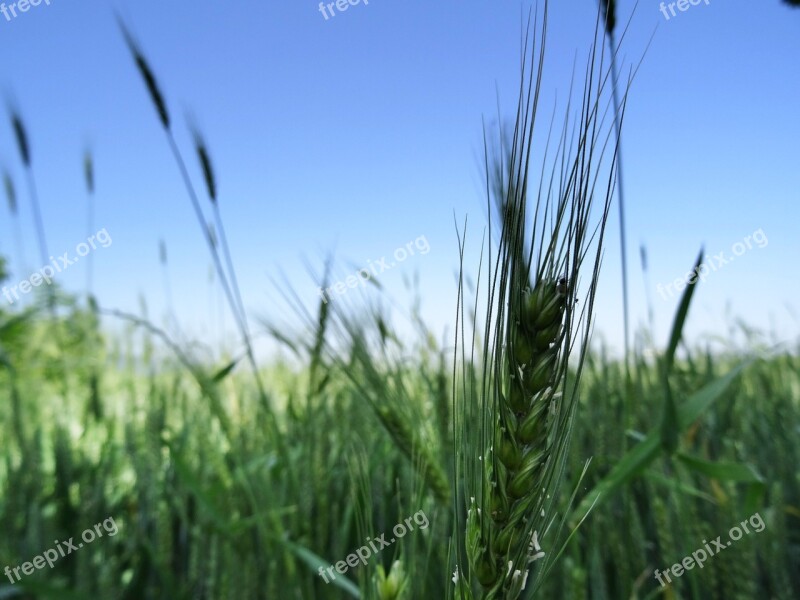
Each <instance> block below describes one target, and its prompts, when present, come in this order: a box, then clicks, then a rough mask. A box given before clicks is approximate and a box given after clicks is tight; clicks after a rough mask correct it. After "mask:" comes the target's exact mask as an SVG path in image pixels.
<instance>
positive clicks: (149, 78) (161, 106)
mask: <svg viewBox="0 0 800 600" xmlns="http://www.w3.org/2000/svg"><path fill="white" fill-rule="evenodd" d="M117 20H118V21H119V26H120V28H121V29H122V35H123V36H124V37H125V43H126V44H127V45H128V48H129V49H130V51H131V54H133V59H134V61H135V62H136V66H137V67H138V69H139V73H141V75H142V78H143V79H144V83H145V85H146V86H147V90H148V91H149V92H150V98H152V100H153V104H155V107H156V111H157V112H158V117H159V119H160V120H161V124H162V125H163V126H164V129H167V130H169V127H170V118H169V112H167V105H166V103H165V102H164V96H163V95H162V94H161V90H160V89H159V87H158V82H157V81H156V77H155V75H153V71H152V70H151V69H150V65H148V64H147V60H145V58H144V56H143V55H142V53H141V51H140V50H139V46H138V45H137V44H136V42H134V41H133V38H132V37H131V34H130V32H129V31H128V29H127V28H126V27H125V25H123V24H122V21H121V20H119V18H118V19H117Z"/></svg>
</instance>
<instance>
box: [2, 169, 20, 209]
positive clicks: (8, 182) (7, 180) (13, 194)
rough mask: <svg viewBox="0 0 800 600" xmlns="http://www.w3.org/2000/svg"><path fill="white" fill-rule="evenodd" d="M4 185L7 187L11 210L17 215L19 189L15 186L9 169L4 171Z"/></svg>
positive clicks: (7, 197)
mask: <svg viewBox="0 0 800 600" xmlns="http://www.w3.org/2000/svg"><path fill="white" fill-rule="evenodd" d="M3 187H5V189H6V199H7V200H8V210H9V212H10V213H11V214H12V215H14V216H16V214H17V190H16V188H15V187H14V180H13V179H11V175H10V174H9V172H8V171H3Z"/></svg>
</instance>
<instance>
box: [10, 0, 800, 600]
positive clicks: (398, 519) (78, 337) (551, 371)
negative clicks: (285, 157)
mask: <svg viewBox="0 0 800 600" xmlns="http://www.w3.org/2000/svg"><path fill="white" fill-rule="evenodd" d="M365 10H366V9H365ZM698 10H699V9H698ZM604 16H607V17H608V18H606V19H605V20H604V19H603V17H604ZM546 17H547V7H546V3H542V7H541V8H539V9H535V10H534V11H533V12H532V13H531V14H530V15H529V16H528V17H527V29H526V30H525V33H524V36H523V42H522V43H523V53H522V54H523V67H522V69H521V73H520V76H521V77H520V91H519V99H518V100H519V102H518V105H517V106H513V105H512V106H505V107H503V110H505V111H506V112H507V114H506V115H503V116H504V117H507V118H508V122H509V123H510V126H509V127H508V128H507V129H503V131H502V132H500V131H494V130H492V128H491V127H489V126H486V128H485V129H486V136H485V139H486V143H485V148H486V151H485V156H484V157H483V158H484V165H483V169H484V172H483V173H482V177H483V179H484V182H485V188H486V189H485V194H486V198H485V206H486V213H487V216H488V220H487V223H486V232H487V233H486V236H485V238H484V239H482V240H481V239H477V238H475V237H473V238H471V239H467V238H466V237H464V236H462V233H463V228H462V227H461V225H459V226H458V227H457V231H458V245H457V246H456V245H454V247H453V253H454V260H456V261H458V260H459V256H458V250H459V248H460V249H461V251H462V255H461V275H460V277H459V286H458V288H459V293H458V296H457V297H453V298H449V299H445V301H447V302H451V303H452V313H453V316H454V322H455V323H456V328H455V331H452V332H450V333H449V334H448V337H446V338H444V337H443V336H442V333H441V332H440V331H434V330H432V329H431V328H430V327H429V326H428V325H427V324H426V323H425V322H424V320H423V319H422V317H420V316H419V315H418V314H417V313H416V311H415V308H414V306H412V307H411V308H409V309H408V314H409V316H410V318H411V321H412V322H413V323H414V332H415V333H414V334H413V335H412V336H410V337H409V336H402V335H398V334H397V333H396V332H395V331H394V329H393V325H392V321H391V319H390V318H389V316H388V315H387V314H386V312H385V309H384V308H382V307H384V306H386V305H387V304H389V303H390V302H388V301H389V300H391V299H389V298H384V296H385V294H386V292H384V291H383V290H382V289H381V288H380V287H379V286H378V285H374V286H370V289H371V290H372V292H373V293H374V294H375V295H376V297H378V298H379V299H385V300H387V302H386V303H381V302H375V303H369V302H362V301H361V300H358V299H356V298H355V294H354V295H353V297H352V298H348V301H346V302H345V301H339V300H338V299H332V300H330V301H328V300H329V299H328V298H324V297H321V298H320V299H319V300H317V301H316V305H315V307H314V310H313V311H309V312H306V311H305V310H303V309H297V311H296V313H297V314H295V315H294V318H295V319H296V321H297V322H299V323H300V324H301V325H300V326H298V327H293V328H288V327H287V328H284V327H280V326H277V325H275V324H273V325H268V326H266V332H267V333H268V335H269V336H271V337H272V338H273V341H275V343H277V344H278V345H280V347H281V348H283V350H284V351H285V352H284V356H286V357H287V359H286V360H281V361H278V360H276V361H273V362H270V363H267V362H264V361H260V360H258V358H257V356H256V353H255V352H254V350H253V339H254V337H255V335H256V332H259V333H263V331H264V329H265V326H263V324H257V323H256V322H255V321H254V320H253V318H252V316H251V315H248V314H247V313H246V311H245V310H244V305H243V303H242V297H241V291H240V289H239V285H238V283H237V280H236V275H235V273H236V261H235V260H233V259H232V258H231V256H230V252H229V250H228V244H227V238H226V231H225V227H224V224H223V220H222V218H221V215H220V211H219V209H218V199H217V195H216V175H217V174H216V173H215V171H214V165H213V161H212V157H213V148H209V147H208V146H207V145H206V142H205V140H204V137H203V135H202V133H201V132H200V131H199V130H198V131H195V135H194V137H193V147H191V148H186V147H179V145H178V144H176V142H175V138H174V137H173V130H174V129H175V127H176V124H175V121H176V118H177V117H176V115H174V114H172V112H171V109H170V99H169V98H167V95H166V93H165V88H163V87H162V85H163V83H164V82H162V81H160V80H159V79H158V78H157V77H156V76H155V75H154V66H155V64H156V63H157V62H158V57H155V56H150V55H148V54H147V53H146V52H145V49H144V48H142V47H141V46H140V44H139V43H138V41H137V40H136V39H135V38H134V37H133V36H132V35H130V34H129V32H128V29H127V27H126V25H125V22H124V19H120V20H119V26H120V37H121V38H122V39H123V40H124V41H125V43H126V44H127V47H128V50H129V51H130V57H131V61H130V63H129V65H128V66H129V68H130V77H131V78H133V79H136V80H137V81H138V82H139V83H140V85H141V86H142V90H143V94H146V96H145V95H142V96H141V98H145V99H146V100H145V101H147V100H149V101H150V102H151V103H152V106H153V109H154V110H153V113H152V123H151V125H152V126H153V127H154V128H155V127H157V128H160V129H162V130H163V132H164V133H165V134H166V143H167V144H168V145H169V150H170V151H171V152H172V155H171V156H172V158H174V163H175V164H174V167H175V169H176V171H175V173H176V177H181V178H182V181H183V182H184V184H185V192H186V194H185V195H186V197H185V198H183V199H179V200H180V201H182V202H185V203H186V204H185V208H186V215H187V221H189V222H190V223H191V225H192V226H195V227H199V228H200V231H201V234H202V236H203V238H204V241H205V243H206V248H205V250H206V251H207V253H208V254H207V256H206V257H204V259H208V260H209V261H210V264H211V265H212V266H213V268H214V272H215V274H216V277H217V279H216V281H217V282H218V283H219V285H220V286H221V290H222V296H221V297H223V298H224V299H225V301H226V302H227V309H228V310H229V314H230V315H232V323H233V328H234V330H235V333H236V335H237V336H238V337H237V340H238V342H237V345H236V346H235V348H236V350H233V351H231V352H229V353H228V354H227V357H226V358H225V359H223V360H219V361H217V360H214V361H212V360H210V359H208V358H207V355H206V354H204V353H203V352H198V351H197V345H196V344H195V343H194V341H193V340H190V339H184V338H180V337H177V336H176V335H175V334H174V329H173V328H171V327H168V326H167V325H165V324H163V323H160V322H158V321H157V320H155V319H152V318H150V317H148V315H147V312H146V311H145V310H144V309H143V310H142V311H141V312H140V313H138V314H128V313H124V312H122V311H119V310H116V309H115V308H114V307H113V306H106V305H104V304H103V303H102V302H101V300H100V299H97V298H95V297H94V296H93V295H92V293H91V285H92V284H91V282H90V283H89V284H87V288H86V289H84V290H74V291H67V290H65V289H63V288H61V287H59V286H57V285H46V284H42V283H41V281H39V283H38V284H37V283H36V282H35V281H33V280H31V283H32V285H33V287H36V288H37V289H35V290H33V291H32V293H29V294H28V295H27V296H26V297H25V299H24V301H23V300H20V301H18V302H15V303H13V304H11V303H8V304H6V303H5V302H2V303H0V435H1V436H2V437H0V440H1V444H0V532H2V533H1V534H0V569H4V572H3V573H2V574H1V575H2V578H0V599H2V600H6V599H18V600H27V599H49V598H52V599H65V600H69V599H93V600H110V599H119V600H150V599H153V600H161V599H163V600H191V599H208V600H217V599H223V600H225V599H234V600H235V599H278V600H294V599H297V600H300V599H315V598H319V599H347V598H363V599H365V600H366V599H375V600H416V599H423V600H427V599H431V600H438V599H457V600H467V599H474V600H479V599H504V600H505V599H508V600H514V599H517V598H523V599H529V598H545V599H567V600H581V599H596V600H606V599H607V600H628V599H630V600H634V599H636V600H645V599H653V598H665V599H676V600H677V599H693V600H756V599H757V600H762V599H775V600H792V599H795V598H800V569H799V568H798V567H800V475H799V474H798V468H797V465H798V463H799V462H800V443H798V440H799V439H800V353H799V351H800V346H794V347H792V346H787V345H774V344H771V343H768V342H766V341H765V340H767V339H768V338H767V337H766V336H764V335H760V334H759V332H757V331H754V330H752V329H751V328H749V327H747V326H746V325H745V324H742V325H740V326H739V329H738V331H735V332H732V336H733V335H734V334H735V335H741V336H744V337H745V338H746V339H748V340H749V346H748V347H746V348H744V349H742V348H741V346H735V345H734V344H733V343H731V344H730V346H729V347H730V348H731V349H730V350H728V351H723V350H719V349H717V350H713V351H712V350H711V349H710V346H706V345H704V344H701V343H689V342H687V340H686V339H685V337H684V325H685V323H686V320H687V318H688V315H689V314H691V311H692V310H693V308H694V307H695V303H694V300H695V297H694V293H695V287H696V286H695V285H694V283H691V282H690V285H688V286H687V287H686V288H685V290H683V291H682V292H681V295H680V297H679V298H677V299H676V300H677V309H676V311H675V314H674V318H673V322H672V326H671V335H670V337H669V340H668V342H667V343H666V344H665V345H664V346H663V347H660V348H657V349H655V350H651V349H647V350H645V349H644V346H643V345H642V344H635V345H634V346H633V347H631V348H630V349H628V350H627V357H626V358H619V357H611V356H610V355H609V353H607V352H606V350H605V348H604V346H603V345H602V344H600V343H598V342H596V341H595V340H593V338H592V335H591V334H592V331H593V328H594V326H595V325H596V324H595V321H594V317H593V308H594V306H593V304H594V297H595V290H596V288H597V285H598V282H599V280H600V279H602V278H603V273H602V270H601V268H600V265H601V262H602V260H601V259H602V255H603V249H604V248H605V247H607V246H609V245H611V244H617V243H618V240H617V239H612V238H611V237H610V236H607V235H606V234H605V229H606V224H607V223H608V222H609V221H610V220H611V219H616V218H617V210H618V207H617V204H616V203H617V192H618V190H619V186H620V185H622V183H623V182H621V181H620V178H619V167H620V164H621V157H620V155H619V153H618V148H619V146H618V144H617V140H618V137H617V136H618V135H620V131H624V129H625V124H624V114H625V111H626V110H627V109H628V108H629V107H630V106H631V105H633V104H635V103H636V93H635V77H633V75H632V76H631V77H630V78H629V77H628V74H627V73H625V74H623V75H622V76H620V75H619V73H618V72H617V65H616V54H614V52H613V51H612V50H613V49H615V48H617V47H618V44H619V43H621V42H620V41H619V40H618V39H617V37H619V35H620V28H621V26H622V25H621V24H620V23H618V22H616V21H615V19H614V3H613V2H611V6H610V7H609V6H608V4H607V3H606V2H602V3H601V11H600V12H599V13H598V26H597V32H596V37H595V39H594V40H587V42H588V44H589V46H588V47H589V48H590V52H589V55H588V60H587V61H586V62H585V63H583V64H580V65H578V66H577V67H576V76H575V88H576V89H575V95H574V100H573V102H574V105H573V106H572V107H571V111H570V112H569V114H567V113H564V114H561V115H557V116H556V117H555V118H554V120H553V125H551V128H552V129H551V139H550V141H549V147H550V148H551V152H552V154H551V157H550V158H549V159H544V160H543V159H542V157H541V155H540V154H539V153H537V152H536V151H534V149H533V147H534V141H533V140H534V138H537V136H539V135H542V133H541V132H546V131H547V127H545V126H542V127H541V128H539V126H538V125H537V129H536V133H534V127H533V125H534V118H535V117H537V115H536V112H537V110H536V109H537V100H538V94H539V84H540V73H541V68H542V65H543V64H545V63H546V62H547V60H548V57H547V54H546V52H545V51H544V48H545V45H546V43H545V36H546V30H547V24H546ZM523 29H524V28H523ZM615 34H616V35H617V37H615ZM610 49H611V50H610ZM645 60H646V59H645ZM151 61H152V62H151ZM634 66H635V65H634ZM155 71H156V72H157V70H155ZM634 74H635V73H634ZM22 108H24V107H22ZM23 114H24V111H22V110H17V109H16V108H13V107H12V108H10V109H9V111H8V119H9V124H10V126H11V129H12V131H13V133H14V140H15V143H16V148H13V149H9V154H11V153H12V152H13V156H14V160H17V161H19V164H20V168H21V169H22V172H24V173H25V174H26V178H27V179H24V180H19V181H17V180H14V179H13V178H12V177H10V176H9V175H8V174H6V176H5V192H6V197H7V200H8V202H9V207H10V208H11V211H10V213H9V214H10V215H11V217H12V218H13V214H14V211H15V209H16V207H18V206H22V205H25V206H27V207H28V209H30V210H32V211H33V212H34V214H36V215H38V219H39V220H38V223H39V225H41V214H40V213H39V211H40V208H39V204H38V198H37V197H36V193H35V190H36V180H37V178H38V177H45V176H46V174H45V173H41V172H38V171H36V170H35V169H33V168H32V164H34V163H35V161H36V156H35V154H34V153H33V152H32V150H31V148H33V147H34V145H33V144H32V143H31V142H32V141H34V140H33V139H32V136H31V134H30V133H29V124H28V123H26V121H25V119H24V118H23V116H22V115H23ZM479 118H480V117H479V115H476V124H478V123H479V122H480V121H479ZM537 118H538V119H540V120H542V121H543V122H544V124H545V125H547V121H548V120H549V119H550V118H551V117H550V115H544V116H542V115H539V116H538V117H537ZM40 143H41V142H40ZM187 164H191V165H192V168H193V169H194V168H195V167H198V168H199V169H200V170H201V172H202V174H203V178H202V180H200V179H198V180H193V179H192V178H191V177H190V176H189V175H188V171H187V167H186V165H187ZM543 165H544V166H543ZM94 168H95V167H94V159H93V156H92V154H91V153H87V155H86V156H85V158H84V172H83V174H82V176H83V178H84V180H85V186H86V192H87V195H88V197H90V198H91V196H92V194H93V192H94V178H95V175H96V174H95V172H94ZM89 206H90V208H89V210H90V214H89V222H90V223H91V222H92V215H91V210H92V208H91V206H92V205H91V203H90V204H89ZM207 215H212V216H213V218H211V219H209V218H208V217H207ZM457 218H458V217H457ZM210 221H211V224H210V225H209V222H210ZM228 233H231V232H228ZM106 235H107V234H106ZM97 239H98V240H100V239H101V238H100V235H99V232H98V237H97ZM30 243H31V245H33V244H35V245H36V247H37V248H39V249H40V250H41V252H42V256H43V262H42V264H51V261H49V260H47V254H49V252H48V250H47V248H48V246H47V239H46V236H45V233H44V231H43V229H42V228H41V227H39V228H38V229H37V230H36V231H35V232H34V234H32V235H31V240H30ZM109 243H110V238H109ZM473 245H478V246H481V248H482V254H481V260H480V263H479V264H466V263H465V262H464V258H463V256H464V255H465V254H466V249H467V248H468V247H471V246H473ZM6 247H8V246H6ZM51 250H52V249H51ZM15 260H16V258H15V256H14V255H13V253H12V254H11V255H10V256H6V257H4V258H3V259H2V262H0V278H2V279H3V281H2V285H4V286H10V285H11V284H12V283H15V282H16V280H17V279H19V278H18V277H17V278H15V279H14V281H12V280H11V279H10V278H9V276H8V270H9V268H10V265H11V264H13V263H14V261H15ZM162 260H163V261H164V262H166V260H167V259H166V255H164V256H162ZM702 260H703V255H702V253H701V254H700V255H699V256H698V257H697V264H698V265H699V264H700V263H701V262H702ZM53 264H54V268H55V263H53ZM696 266H697V265H696ZM47 274H48V272H46V271H45V272H43V273H42V276H44V275H47ZM50 275H52V273H51V274H50ZM331 278H332V276H331V275H330V271H325V275H324V276H323V278H322V279H321V280H320V281H319V282H317V283H318V284H319V285H320V286H321V287H322V288H325V287H329V286H330V285H331V283H332V280H331ZM285 293H286V295H287V297H288V298H289V300H290V301H291V297H292V293H293V292H292V291H290V290H287V291H286V292H285ZM420 293H421V294H423V295H424V290H423V291H422V292H420ZM289 304H291V302H289ZM104 323H105V324H107V323H114V324H115V327H113V328H110V327H108V326H106V325H104ZM626 335H627V331H626ZM715 347H716V348H720V345H716V346H715Z"/></svg>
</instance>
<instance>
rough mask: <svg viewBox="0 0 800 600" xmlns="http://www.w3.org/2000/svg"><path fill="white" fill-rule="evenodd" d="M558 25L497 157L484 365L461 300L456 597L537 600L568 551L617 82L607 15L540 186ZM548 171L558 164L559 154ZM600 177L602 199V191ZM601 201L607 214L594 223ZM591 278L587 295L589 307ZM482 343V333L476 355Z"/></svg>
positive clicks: (540, 45) (526, 71) (527, 77)
mask: <svg viewBox="0 0 800 600" xmlns="http://www.w3.org/2000/svg"><path fill="white" fill-rule="evenodd" d="M545 4H546V3H545ZM546 21H547V6H546V5H545V8H544V11H543V18H542V22H541V25H540V29H539V28H538V27H537V25H534V26H533V31H534V38H535V37H536V32H537V31H540V32H541V37H540V39H539V41H537V39H534V40H533V42H532V44H530V45H529V43H528V42H527V40H526V42H525V47H526V49H527V48H528V47H530V48H531V51H530V55H529V63H528V64H527V65H524V66H523V73H522V85H521V92H520V101H519V106H518V110H517V118H516V124H515V127H514V129H513V135H512V136H511V139H510V140H504V139H503V138H502V136H501V140H500V156H499V157H497V158H490V157H489V153H488V151H487V153H486V180H487V189H488V190H489V194H488V196H489V197H488V199H487V200H488V202H489V203H490V205H491V204H492V203H493V204H494V206H495V209H496V211H497V213H498V215H499V220H500V226H501V227H500V237H499V240H498V242H497V243H496V245H497V251H496V255H494V256H493V255H492V250H493V248H494V242H493V241H492V240H491V238H490V240H489V258H488V263H489V275H488V285H487V297H486V303H485V309H486V310H485V313H486V319H485V324H484V332H483V334H482V338H483V340H484V341H483V342H482V344H480V345H479V349H480V357H479V359H476V361H475V362H477V365H475V367H474V368H471V367H470V365H469V364H467V363H472V362H473V361H472V359H468V358H467V355H468V353H467V348H468V347H469V344H468V343H465V341H464V340H465V339H466V335H465V334H464V331H463V329H464V326H463V324H464V323H465V319H464V315H463V312H464V308H463V292H462V293H461V294H460V295H459V296H460V297H459V311H460V313H462V314H460V315H459V317H460V320H461V323H462V327H461V345H460V348H459V349H460V350H461V354H462V356H461V359H462V365H463V372H461V373H460V374H458V375H459V376H457V378H456V382H455V385H454V389H455V394H456V395H455V397H454V399H455V402H454V414H455V431H456V450H457V455H458V459H457V462H456V485H457V487H458V488H460V489H461V490H462V494H461V496H460V498H459V502H460V505H457V506H456V513H457V514H456V518H457V519H459V522H460V523H461V524H463V530H461V531H459V532H458V535H457V539H456V556H457V561H456V562H457V564H458V566H457V567H456V572H455V574H454V580H455V586H456V587H455V590H456V591H455V597H456V598H473V597H479V598H484V599H500V598H502V599H510V600H513V599H516V598H521V597H531V596H532V594H533V592H534V591H535V589H536V588H537V587H538V585H539V583H540V581H541V578H542V576H543V575H544V574H545V573H546V571H547V570H548V566H549V565H550V562H551V560H552V559H553V558H554V556H555V555H556V554H557V549H555V548H553V544H554V541H555V540H556V538H557V532H555V531H551V526H552V525H554V524H555V525H556V526H557V527H558V526H559V525H560V524H559V523H556V522H555V519H554V514H555V512H556V510H555V508H554V507H555V503H556V502H557V500H558V484H559V481H560V480H561V479H562V474H563V470H564V461H565V458H566V453H567V449H568V444H569V438H570V433H571V430H572V424H573V417H574V414H575V407H576V398H577V394H576V392H577V388H576V386H577V381H578V379H579V375H580V370H581V366H582V362H583V357H584V352H585V348H586V342H587V340H588V333H589V326H590V322H591V314H592V306H593V301H594V292H595V289H596V285H597V277H598V272H599V264H600V253H601V249H602V239H603V234H604V230H605V223H606V219H607V217H608V212H609V207H610V202H611V192H612V190H613V181H614V175H615V152H614V148H613V146H609V139H610V138H609V136H610V134H611V130H610V129H609V128H607V127H604V126H603V123H604V121H603V119H602V114H601V113H602V111H601V109H600V104H601V101H603V102H604V103H605V101H604V100H603V85H602V84H603V81H605V78H604V77H603V76H602V75H601V74H602V73H603V68H602V57H601V56H598V54H597V53H598V52H600V51H601V48H602V43H601V42H602V29H601V28H602V23H601V21H600V19H599V18H598V27H597V30H596V34H595V45H594V49H593V51H592V53H591V55H590V59H589V64H588V65H587V71H586V73H587V74H586V84H585V90H584V92H583V96H582V100H581V103H580V106H579V108H578V113H579V117H578V120H577V123H572V124H571V123H570V119H569V118H567V119H565V122H564V129H563V133H562V135H561V137H560V138H559V142H558V149H557V152H556V159H555V163H554V164H556V165H557V167H555V166H554V167H553V168H552V172H551V174H550V176H549V179H547V178H546V176H545V169H544V168H543V169H542V171H541V173H542V180H541V181H539V182H538V183H537V187H536V188H534V185H533V183H532V182H531V181H530V180H529V176H528V170H529V169H528V166H529V164H530V162H531V160H533V158H534V157H533V154H534V149H533V148H534V146H533V142H534V136H533V132H534V121H535V113H536V107H537V105H538V102H539V91H540V86H541V77H542V67H543V64H544V42H545V39H544V38H545V32H546ZM598 32H599V34H598ZM598 38H599V40H600V41H598ZM526 55H527V53H526ZM597 63H600V65H599V67H600V68H598V64H597ZM542 161H543V162H544V163H545V165H547V164H549V163H548V162H547V159H546V156H545V157H544V158H543V159H542ZM601 178H602V179H601ZM546 179H547V180H546ZM598 181H602V182H603V189H602V192H600V191H597V192H596V191H595V187H596V183H597V182H598ZM598 187H599V186H598ZM598 196H600V200H601V201H602V204H601V205H600V206H599V207H598V208H599V211H597V212H599V215H595V214H594V212H593V210H592V208H593V204H594V202H595V201H596V200H597V197H598ZM529 208H530V210H531V214H530V215H529V214H527V212H528V209H529ZM490 209H491V206H490ZM529 231H530V235H529V233H528V232H529ZM462 251H463V240H462ZM587 263H588V264H587ZM462 271H463V268H462ZM584 274H586V275H588V285H587V287H586V290H587V291H586V292H585V293H584V294H582V298H581V301H580V303H578V290H579V282H580V281H579V277H580V276H582V275H584ZM478 300H480V298H478ZM476 328H477V325H476ZM474 339H475V338H474V333H473V342H472V346H473V347H475V345H476V344H475V342H474ZM576 344H578V350H577V354H578V356H577V357H576V360H575V361H574V364H573V365H572V367H571V368H570V358H571V357H572V355H573V354H575V352H573V351H574V350H576V348H575V346H576ZM568 370H570V376H569V384H568V383H567V379H568V377H567V375H568ZM464 514H466V519H464ZM548 542H549V545H548Z"/></svg>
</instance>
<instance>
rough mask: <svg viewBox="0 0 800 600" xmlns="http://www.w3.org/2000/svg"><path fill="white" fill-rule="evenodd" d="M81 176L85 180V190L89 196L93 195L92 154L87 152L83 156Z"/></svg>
mask: <svg viewBox="0 0 800 600" xmlns="http://www.w3.org/2000/svg"><path fill="white" fill-rule="evenodd" d="M83 175H84V178H85V179H86V189H87V190H89V193H90V194H94V162H93V161H92V153H91V152H90V151H89V150H87V151H86V152H85V153H84V155H83Z"/></svg>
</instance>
